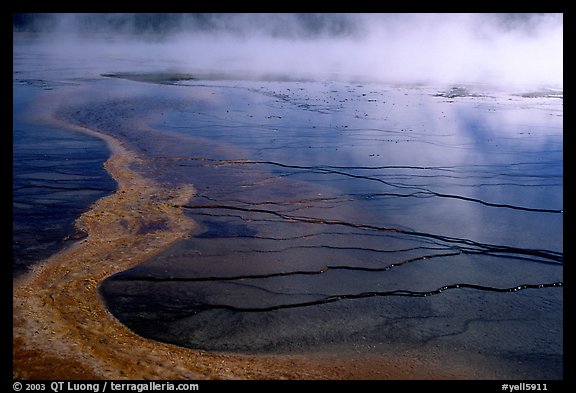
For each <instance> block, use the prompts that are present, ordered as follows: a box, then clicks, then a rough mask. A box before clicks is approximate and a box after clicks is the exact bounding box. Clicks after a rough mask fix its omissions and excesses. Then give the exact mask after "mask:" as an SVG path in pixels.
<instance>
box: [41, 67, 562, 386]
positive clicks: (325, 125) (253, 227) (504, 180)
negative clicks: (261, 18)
mask: <svg viewBox="0 0 576 393" xmlns="http://www.w3.org/2000/svg"><path fill="white" fill-rule="evenodd" d="M135 71H136V72H138V73H126V72H123V73H113V72H111V70H104V71H103V72H102V74H105V75H106V76H98V75H96V76H94V75H91V76H90V78H84V79H82V78H76V79H74V83H76V86H74V87H61V88H59V89H55V90H54V91H53V92H51V94H53V97H58V98H60V99H62V102H63V105H62V106H61V107H60V108H59V109H58V110H57V116H58V117H60V118H62V119H65V120H67V121H70V122H72V123H74V124H79V125H83V126H87V127H90V128H94V129H98V130H100V131H103V132H106V133H109V134H111V135H114V136H116V137H118V138H120V139H121V140H123V141H125V142H126V143H128V145H129V146H130V147H131V148H133V149H134V150H136V151H137V152H138V153H139V154H141V155H142V156H143V157H145V158H146V165H145V167H144V168H140V170H142V171H144V172H145V173H146V174H147V175H148V176H151V177H153V178H154V179H156V180H158V181H159V182H162V183H164V184H168V185H171V184H172V185H178V184H182V183H188V184H192V185H193V186H194V187H195V189H196V190H197V195H196V196H195V197H194V198H193V199H192V200H190V201H189V202H188V203H187V204H186V205H184V206H182V207H183V209H184V210H185V211H186V214H190V215H191V216H192V217H193V218H194V219H195V220H196V221H197V222H198V223H199V224H200V229H199V230H198V231H197V232H196V233H191V234H190V237H189V238H188V239H185V240H182V241H180V242H178V243H176V244H175V245H173V246H172V247H170V248H169V249H167V250H164V251H163V252H161V253H159V254H158V255H157V256H155V257H154V258H152V259H150V260H149V261H147V262H145V263H144V264H142V265H140V266H137V267H135V268H133V269H131V270H129V271H126V272H123V273H120V274H117V275H115V276H113V277H112V278H110V279H108V280H107V281H105V282H104V283H103V284H102V286H101V293H102V295H103V297H104V299H105V301H106V303H107V305H108V307H109V308H110V310H111V312H112V313H113V314H114V315H115V316H116V317H117V318H118V319H119V320H120V321H122V322H123V323H125V324H126V325H127V326H128V327H130V328H131V329H133V330H134V331H135V332H137V333H138V334H141V335H143V336H146V337H150V338H153V339H157V340H160V341H166V342H172V343H176V344H178V345H183V346H188V347H192V348H202V349H208V350H217V351H233V352H250V353H263V352H282V353H293V352H310V351H318V350H321V351H339V352H341V353H343V354H345V353H349V352H355V353H366V354H368V353H393V352H396V351H403V350H408V349H418V350H421V351H422V352H423V353H424V352H432V353H437V354H441V355H438V356H440V358H442V356H444V357H446V356H448V357H449V356H456V354H459V355H458V356H462V355H460V354H464V355H463V356H464V358H466V354H469V356H470V357H469V358H472V356H474V357H475V359H477V358H478V356H480V357H481V359H483V362H484V363H485V365H489V364H498V365H501V366H502V367H505V368H506V369H507V370H509V374H510V375H514V376H516V377H518V378H520V377H522V378H561V377H562V364H563V361H562V354H563V350H562V346H563V340H562V333H563V331H562V322H563V316H562V305H563V289H562V284H561V283H562V281H563V269H562V267H563V232H562V225H563V214H562V209H563V200H562V190H563V182H562V175H563V170H562V164H563V161H562V150H563V143H562V133H563V128H562V119H563V108H562V99H561V98H559V97H558V96H557V95H556V94H552V93H550V92H551V91H540V92H538V94H536V93H534V92H533V91H503V90H498V89H494V88H489V87H486V86H466V87H459V88H458V89H450V88H449V87H435V86H386V85H380V84H357V83H345V82H330V81H316V82H314V81H307V82H304V81H302V82H300V81H288V80H287V81H258V80H234V78H228V79H226V80H202V79H201V80H190V79H188V78H182V79H180V78H178V77H174V78H172V77H166V75H167V74H166V73H146V72H142V71H141V70H135ZM49 93H50V92H49ZM548 93H550V94H548ZM146 230H148V231H157V230H162V228H147V229H146ZM499 367H500V366H499Z"/></svg>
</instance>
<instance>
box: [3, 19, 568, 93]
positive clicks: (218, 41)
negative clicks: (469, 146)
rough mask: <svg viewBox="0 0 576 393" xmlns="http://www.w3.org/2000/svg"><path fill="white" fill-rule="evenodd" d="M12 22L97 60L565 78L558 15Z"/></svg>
mask: <svg viewBox="0 0 576 393" xmlns="http://www.w3.org/2000/svg"><path fill="white" fill-rule="evenodd" d="M13 29H14V31H36V32H42V33H46V34H44V36H47V35H49V36H50V37H51V38H50V39H44V40H43V42H44V45H45V48H46V50H48V51H50V52H51V53H53V54H57V55H61V56H70V58H74V57H77V58H84V59H87V60H86V61H91V62H94V63H96V62H98V63H99V64H102V67H106V61H107V59H112V58H113V59H118V58H124V59H128V60H129V59H131V60H132V61H134V62H135V63H139V64H145V65H146V66H148V67H150V68H155V69H156V70H158V71H159V70H162V71H174V72H188V73H194V72H202V73H206V72H212V73H213V72H225V73H229V74H233V75H237V76H239V75H242V76H244V77H250V78H258V77H270V76H280V75H283V76H287V77H290V78H314V79H338V80H349V81H351V80H354V81H378V82H386V83H430V84H455V83H485V84H491V85H504V86H512V85H523V86H526V85H531V86H532V85H538V86H542V85H546V86H551V87H561V86H562V85H563V15H562V14H39V15H38V14H34V15H32V14H15V16H14V24H13ZM109 64H112V63H109ZM109 67H112V66H111V65H110V66H109ZM106 71H112V72H113V71H117V70H113V69H106Z"/></svg>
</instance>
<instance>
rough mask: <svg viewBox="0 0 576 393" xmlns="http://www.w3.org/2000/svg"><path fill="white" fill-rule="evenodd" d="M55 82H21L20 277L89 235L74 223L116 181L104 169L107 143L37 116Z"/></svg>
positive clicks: (16, 196) (17, 103) (16, 248)
mask: <svg viewBox="0 0 576 393" xmlns="http://www.w3.org/2000/svg"><path fill="white" fill-rule="evenodd" d="M53 88H54V87H53V86H52V84H51V83H49V82H47V81H46V82H43V83H28V82H22V81H16V82H15V84H14V89H13V91H14V94H13V98H14V100H13V104H14V105H13V114H14V117H13V120H14V123H13V131H12V153H13V154H12V229H13V236H12V267H13V276H14V277H16V276H19V275H21V274H23V273H25V272H26V271H28V269H29V267H30V266H31V265H33V264H34V263H37V262H38V261H40V260H43V259H44V258H47V257H48V256H50V255H52V254H54V253H55V252H57V251H59V250H61V249H62V248H64V247H66V246H67V245H68V244H70V242H71V241H74V240H78V239H79V238H82V237H84V236H85V235H86V234H85V233H82V232H81V231H78V230H77V229H76V228H75V227H74V221H75V220H76V219H77V218H78V217H79V216H80V214H82V212H84V211H85V210H86V209H87V208H88V206H90V205H91V204H92V203H93V202H94V201H96V200H98V199H99V198H102V197H103V196H105V195H108V194H111V193H112V192H114V189H115V188H116V183H115V182H114V180H113V179H112V178H111V177H110V176H109V175H108V173H107V172H106V170H105V169H104V168H103V167H102V165H103V163H104V161H106V159H107V158H108V154H109V153H108V149H107V147H106V144H105V143H104V142H103V141H102V140H100V139H97V138H95V137H90V136H87V135H82V134H79V133H77V132H71V131H69V130H67V129H65V128H63V127H58V126H56V125H53V124H52V125H49V124H46V123H42V122H41V121H39V120H37V119H36V117H37V116H36V115H37V114H38V107H37V104H35V100H38V99H39V97H42V96H43V94H45V93H46V91H45V89H53Z"/></svg>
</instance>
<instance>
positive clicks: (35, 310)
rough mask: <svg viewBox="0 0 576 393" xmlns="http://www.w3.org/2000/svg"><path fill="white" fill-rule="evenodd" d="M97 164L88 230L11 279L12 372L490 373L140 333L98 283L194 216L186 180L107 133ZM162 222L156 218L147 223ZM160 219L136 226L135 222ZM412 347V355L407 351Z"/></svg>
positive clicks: (113, 375) (419, 360)
mask: <svg viewBox="0 0 576 393" xmlns="http://www.w3.org/2000/svg"><path fill="white" fill-rule="evenodd" d="M66 127H67V128H70V129H73V130H75V131H78V132H83V133H86V134H89V135H92V136H96V137H99V138H101V139H103V140H105V141H106V143H107V144H108V147H109V149H110V152H111V157H110V158H109V159H108V160H107V161H106V163H105V167H106V168H107V170H108V171H109V172H110V174H111V175H112V177H113V178H114V179H115V180H116V181H117V182H118V188H117V190H116V192H115V193H114V194H111V195H109V196H106V197H104V198H102V199H100V200H98V201H97V202H96V203H94V204H93V205H92V206H91V208H90V210H89V211H87V212H85V213H84V214H83V215H82V216H81V217H80V218H79V220H78V221H77V225H78V227H79V228H80V229H83V230H85V231H86V232H87V233H88V236H87V237H86V238H85V239H83V240H81V241H79V242H78V243H76V244H74V245H73V246H71V247H69V248H68V249H65V250H63V251H61V252H59V253H58V254H56V255H54V256H52V257H51V258H49V259H47V260H46V261H44V263H42V264H40V265H38V266H36V267H35V268H34V269H33V271H32V272H30V273H29V274H26V275H24V276H22V277H21V278H19V279H17V280H15V281H14V288H13V378H15V379H64V380H66V379H158V380H165V379H195V380H198V379H493V378H497V376H494V375H491V373H490V372H487V371H485V370H477V369H472V368H469V367H463V366H456V367H455V366H454V364H452V365H446V364H440V362H439V361H438V360H437V359H434V358H431V357H429V356H421V354H418V353H416V352H414V353H411V354H405V355H398V356H393V357H392V356H390V357H386V356H383V355H373V356H372V355H363V356H360V355H359V356H358V357H354V356H352V357H350V356H348V355H346V356H339V355H336V354H308V355H305V354H298V355H241V354H223V353H210V352H206V351H202V350H193V349H188V348H183V347H178V346H175V345H171V344H165V343H161V342H156V341H153V340H149V339H146V338H143V337H141V336H138V335H136V334H135V333H133V332H132V331H130V330H129V329H128V328H127V327H125V326H124V325H122V324H121V323H120V322H118V321H117V320H116V319H115V318H114V317H113V316H112V314H111V313H110V312H109V311H108V310H107V309H106V307H105V305H104V303H103V301H102V299H101V296H100V294H99V290H98V287H99V284H100V283H101V282H102V281H103V280H104V279H105V278H107V277H109V276H110V275H112V274H115V273H117V272H120V271H123V270H126V269H129V268H131V267H133V266H136V265H138V264H140V263H142V262H144V261H145V260H146V259H148V258H150V257H151V256H153V255H155V254H156V253H158V252H160V251H162V250H164V249H166V248H167V247H169V246H170V245H171V244H173V243H174V242H176V241H178V240H179V239H181V238H183V237H186V236H189V235H190V233H191V232H192V231H193V230H194V228H195V226H196V224H195V223H194V221H193V220H192V219H191V218H189V217H186V216H185V215H184V214H183V212H182V211H181V209H179V208H177V207H175V206H178V205H184V204H186V202H187V201H188V200H189V199H190V198H191V197H192V196H193V194H194V190H193V189H192V187H184V188H181V189H173V188H166V187H162V186H161V185H159V184H156V183H155V182H154V181H152V180H151V179H146V178H144V177H143V176H141V175H140V174H139V173H138V172H137V171H135V170H134V169H132V166H133V165H135V164H136V165H137V164H141V163H143V162H144V161H143V160H142V159H141V158H140V157H138V156H137V155H136V154H135V153H134V152H132V151H130V150H128V149H126V148H125V147H124V146H123V145H122V143H121V142H120V141H119V140H117V139H116V138H114V137H111V136H109V135H107V134H104V133H101V132H98V131H94V130H91V129H87V128H84V127H80V126H74V125H70V124H66ZM155 222H162V223H165V224H166V225H161V226H154V225H152V226H150V225H149V224H151V223H155ZM146 227H152V228H157V227H161V228H162V230H157V231H148V232H147V231H145V230H144V229H143V228H146ZM415 355H416V356H415Z"/></svg>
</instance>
